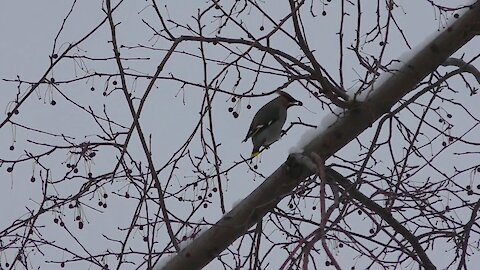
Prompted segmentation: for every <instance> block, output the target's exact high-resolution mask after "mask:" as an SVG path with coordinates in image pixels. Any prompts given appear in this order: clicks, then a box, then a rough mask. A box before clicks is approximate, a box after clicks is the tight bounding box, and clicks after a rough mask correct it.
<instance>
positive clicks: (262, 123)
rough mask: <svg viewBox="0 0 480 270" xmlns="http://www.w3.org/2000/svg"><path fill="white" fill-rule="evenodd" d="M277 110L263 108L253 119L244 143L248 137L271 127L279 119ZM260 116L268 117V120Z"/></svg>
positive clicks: (274, 108) (275, 108)
mask: <svg viewBox="0 0 480 270" xmlns="http://www.w3.org/2000/svg"><path fill="white" fill-rule="evenodd" d="M278 111H279V108H277V107H268V106H263V107H262V108H260V110H259V111H258V112H257V113H256V114H255V117H253V120H252V123H251V124H250V128H249V129H248V132H247V136H246V137H245V139H244V140H243V141H244V142H246V141H247V140H248V139H249V138H250V137H252V136H253V135H255V134H257V133H258V132H260V131H262V130H264V129H265V128H267V127H269V126H271V125H272V124H273V123H275V122H276V121H278V119H279V112H278ZM262 115H268V116H269V117H268V118H265V117H263V118H262V117H261V116H262Z"/></svg>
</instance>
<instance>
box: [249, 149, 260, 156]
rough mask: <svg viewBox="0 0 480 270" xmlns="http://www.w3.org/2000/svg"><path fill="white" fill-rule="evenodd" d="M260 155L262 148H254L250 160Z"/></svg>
mask: <svg viewBox="0 0 480 270" xmlns="http://www.w3.org/2000/svg"><path fill="white" fill-rule="evenodd" d="M259 154H260V147H259V148H253V150H252V154H251V155H250V158H254V157H256V156H258V155H259Z"/></svg>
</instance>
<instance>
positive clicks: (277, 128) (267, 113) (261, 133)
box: [243, 91, 302, 158]
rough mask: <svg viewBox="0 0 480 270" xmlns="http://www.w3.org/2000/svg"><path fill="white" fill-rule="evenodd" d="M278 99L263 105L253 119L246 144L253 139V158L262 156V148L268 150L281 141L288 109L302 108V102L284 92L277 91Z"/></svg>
mask: <svg viewBox="0 0 480 270" xmlns="http://www.w3.org/2000/svg"><path fill="white" fill-rule="evenodd" d="M277 93H278V94H279V96H278V97H276V98H275V99H273V100H271V101H270V102H268V103H267V104H265V105H263V107H262V108H260V110H258V112H257V113H256V114H255V116H254V117H253V120H252V123H251V124H250V128H249V129H248V132H247V136H246V137H245V140H243V141H244V142H246V141H247V140H248V139H249V138H250V137H251V138H252V143H253V151H252V155H251V156H250V157H251V158H253V157H256V156H257V155H258V154H260V147H262V146H263V147H264V148H268V147H269V146H270V145H271V144H272V143H274V142H276V141H277V140H278V139H280V136H281V133H282V127H283V124H285V121H286V120H287V109H288V108H290V107H291V106H302V102H300V101H298V100H296V99H294V98H293V97H292V96H290V95H289V94H287V93H285V92H283V91H277Z"/></svg>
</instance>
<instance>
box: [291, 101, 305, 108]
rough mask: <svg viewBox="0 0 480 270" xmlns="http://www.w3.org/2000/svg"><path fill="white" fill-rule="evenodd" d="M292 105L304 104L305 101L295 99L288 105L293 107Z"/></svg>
mask: <svg viewBox="0 0 480 270" xmlns="http://www.w3.org/2000/svg"><path fill="white" fill-rule="evenodd" d="M292 106H303V103H302V102H301V101H299V100H295V101H293V102H290V104H289V106H288V107H292Z"/></svg>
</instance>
